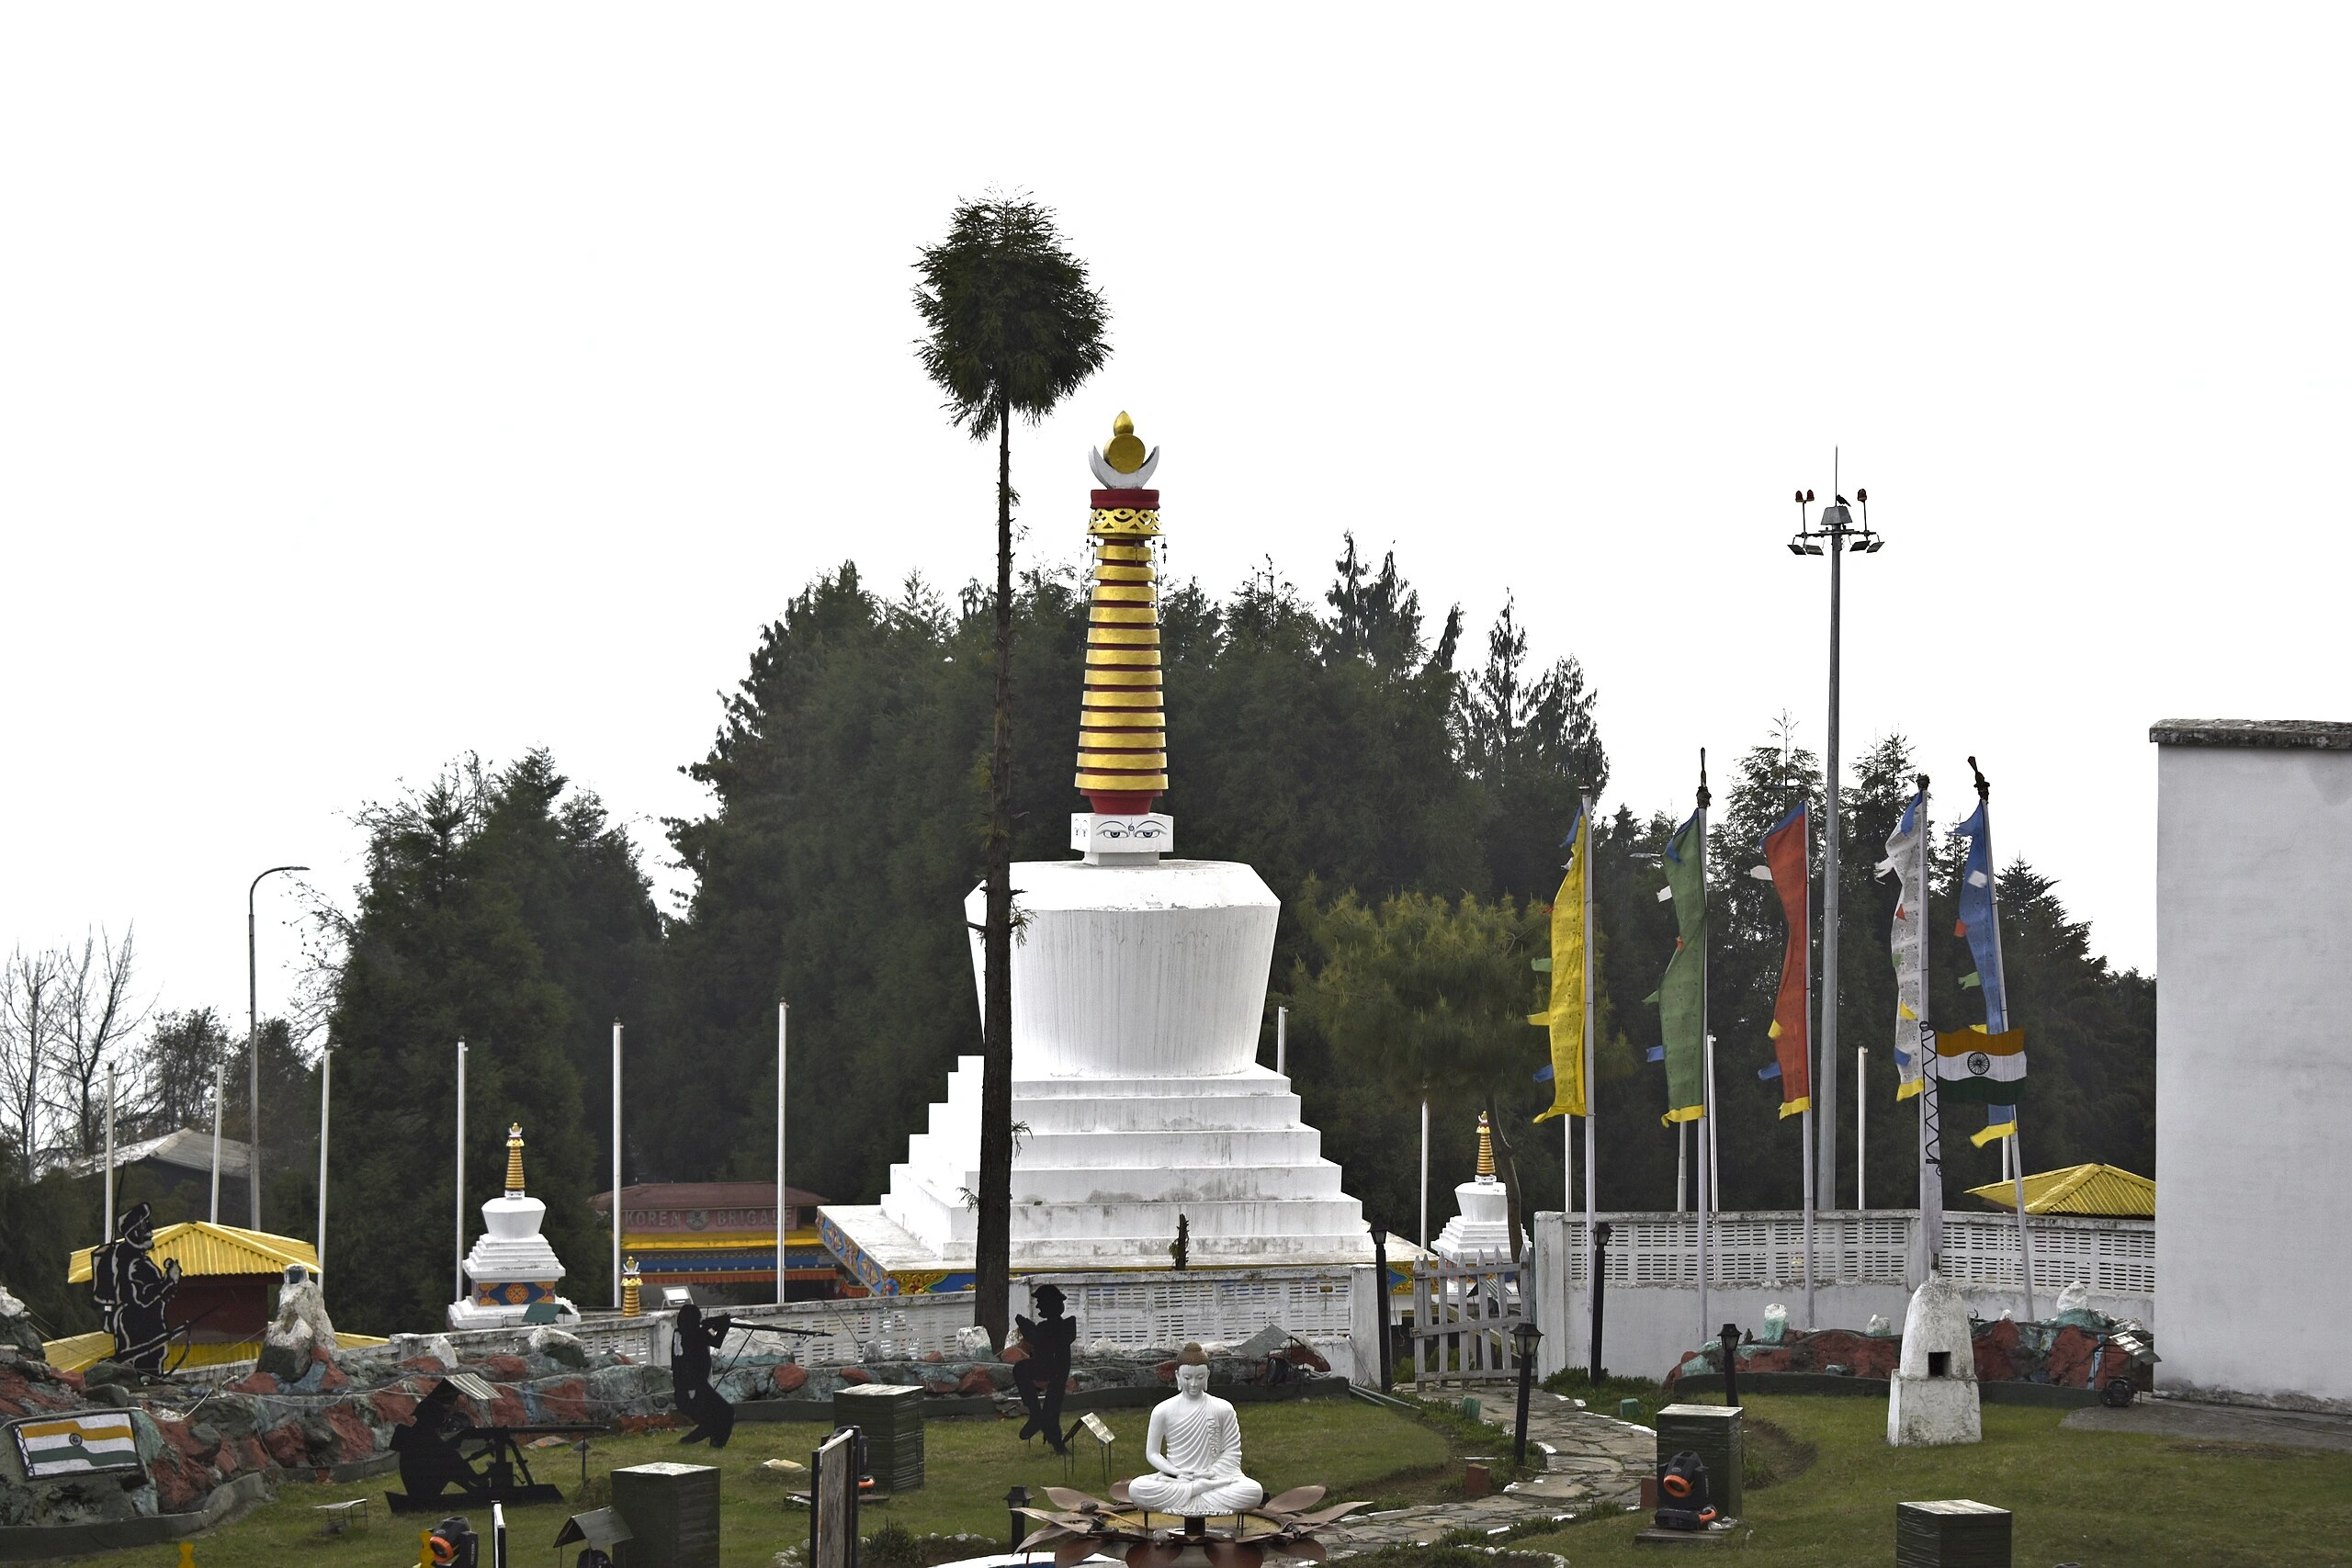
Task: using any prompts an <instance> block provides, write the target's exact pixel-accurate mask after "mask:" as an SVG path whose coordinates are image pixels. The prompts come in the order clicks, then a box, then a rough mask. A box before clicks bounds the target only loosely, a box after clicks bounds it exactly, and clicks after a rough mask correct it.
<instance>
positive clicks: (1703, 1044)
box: [1692, 746, 1729, 1371]
mask: <svg viewBox="0 0 2352 1568" xmlns="http://www.w3.org/2000/svg"><path fill="white" fill-rule="evenodd" d="M1707 912H1708V911H1707V751H1706V748H1705V747H1703V746H1702V747H1701V748H1700V749H1699V1051H1700V1057H1699V1062H1700V1089H1699V1092H1700V1097H1701V1098H1700V1105H1699V1120H1700V1122H1701V1123H1702V1126H1701V1128H1700V1131H1699V1135H1698V1137H1697V1138H1695V1139H1693V1140H1692V1141H1693V1142H1695V1143H1696V1144H1697V1145H1699V1343H1700V1344H1702V1345H1703V1344H1705V1343H1706V1342H1707V1314H1708V1303H1707V1287H1708V1285H1709V1284H1710V1283H1711V1280H1709V1277H1708V1276H1709V1269H1708V1263H1707V1216H1708V1213H1709V1210H1708V1202H1707V1197H1708V1192H1707V1189H1708V1187H1709V1185H1710V1184H1711V1179H1712V1178H1713V1175H1714V1172H1713V1169H1711V1168H1710V1167H1709V1164H1708V1159H1707V1145H1709V1144H1711V1143H1712V1142H1713V1134H1714V1113H1715V1108H1714V1103H1713V1102H1714V1095H1713V1093H1712V1092H1711V1090H1712V1089H1713V1078H1714V1073H1713V1070H1712V1069H1713V1064H1714V1059H1715V1048H1714V1043H1713V1038H1712V1037H1711V1036H1710V1035H1709V1034H1708V1032H1707V949H1708V947H1709V945H1711V944H1710V943H1709V942H1708V937H1709V934H1710V933H1709V931H1708V930H1707V923H1706V921H1707ZM1725 1371H1729V1369H1725Z"/></svg>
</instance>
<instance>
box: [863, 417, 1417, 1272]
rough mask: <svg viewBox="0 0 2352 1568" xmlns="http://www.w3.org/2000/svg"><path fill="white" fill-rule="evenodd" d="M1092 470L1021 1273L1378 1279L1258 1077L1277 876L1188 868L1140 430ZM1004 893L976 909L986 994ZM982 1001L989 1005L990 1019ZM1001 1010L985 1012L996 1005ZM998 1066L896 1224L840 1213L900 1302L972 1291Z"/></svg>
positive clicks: (1033, 1083)
mask: <svg viewBox="0 0 2352 1568" xmlns="http://www.w3.org/2000/svg"><path fill="white" fill-rule="evenodd" d="M1113 431H1114V438H1113V440H1112V441H1111V442H1110V443H1109V444H1108V445H1107V446H1104V447H1103V449H1102V450H1100V451H1098V452H1096V453H1094V454H1093V455H1092V462H1093V468H1094V474H1095V478H1096V479H1097V480H1098V481H1099V482H1100V483H1101V484H1103V487H1104V488H1103V489H1101V490H1098V491H1094V492H1093V495H1092V502H1093V508H1092V520H1091V524H1090V525H1089V527H1088V530H1087V531H1088V533H1089V534H1090V535H1091V536H1092V538H1093V540H1094V547H1095V552H1094V553H1095V564H1094V582H1093V590H1092V594H1091V601H1090V610H1089V623H1090V624H1089V628H1088V637H1087V650H1086V691H1085V696H1084V698H1083V709H1082V711H1081V713H1080V716H1079V734H1078V740H1079V756H1078V776H1077V780H1076V788H1077V789H1078V790H1079V791H1080V792H1081V793H1083V794H1084V795H1087V797H1088V799H1089V803H1090V804H1091V807H1092V809H1091V810H1090V811H1081V812H1078V813H1076V814H1074V815H1073V816H1072V818H1071V819H1070V848H1071V850H1073V851H1074V852H1077V853H1078V854H1079V855H1080V857H1082V858H1080V859H1075V860H1069V861H1041V862H1023V863H1019V864H1016V865H1015V866H1014V867H1013V868H1012V886H1013V889H1014V908H1015V911H1016V913H1017V916H1018V919H1019V920H1020V930H1019V932H1018V935H1017V937H1016V940H1015V941H1014V943H1013V948H1012V1119H1013V1121H1014V1122H1015V1123H1016V1124H1019V1125H1021V1126H1023V1127H1024V1128H1025V1129H1026V1131H1025V1132H1024V1133H1023V1135H1022V1136H1021V1137H1020V1139H1019V1140H1018V1142H1017V1144H1016V1147H1015V1153H1014V1156H1013V1164H1012V1268H1013V1269H1014V1270H1015V1271H1016V1272H1036V1271H1040V1270H1046V1269H1105V1268H1110V1269H1118V1268H1162V1269H1164V1268H1166V1267H1168V1265H1169V1258H1170V1254H1169V1249H1170V1244H1171V1243H1172V1242H1173V1241H1174V1239H1175V1237H1176V1234H1177V1226H1178V1224H1179V1221H1180V1220H1181V1221H1182V1223H1183V1224H1184V1225H1185V1226H1186V1229H1187V1232H1188V1235H1189V1245H1188V1250H1187V1258H1188V1261H1189V1263H1190V1265H1191V1266H1192V1267H1194V1268H1208V1269H1214V1268H1219V1267H1224V1268H1235V1267H1246V1266H1253V1265H1267V1264H1330V1263H1369V1262H1370V1261H1372V1240H1371V1235H1370V1233H1369V1231H1368V1229H1367V1228H1366V1226H1365V1224H1364V1218H1363V1205H1362V1204H1361V1203H1359V1202H1358V1201H1356V1200H1355V1199H1353V1198H1351V1197H1350V1196H1349V1195H1348V1194H1347V1193H1346V1192H1345V1191H1343V1190H1341V1189H1340V1168H1339V1167H1338V1166H1336V1165H1334V1164H1332V1163H1331V1162H1330V1161H1329V1160H1327V1159H1325V1158H1323V1157H1322V1147H1321V1145H1322V1137H1321V1134H1318V1133H1317V1131H1316V1130H1315V1129H1314V1128H1312V1127H1309V1126H1307V1125H1306V1123H1305V1122H1301V1121H1300V1120H1299V1102H1298V1096H1296V1095H1295V1094H1293V1093H1292V1092H1291V1088H1290V1080H1289V1079H1288V1078H1286V1077H1283V1075H1281V1074H1279V1073H1275V1072H1271V1071H1269V1070H1268V1069H1267V1068H1265V1067H1263V1066H1260V1065H1259V1064H1258V1059H1257V1057H1258V1042H1259V1035H1260V1032H1261V1028H1262V1026H1263V1023H1264V1020H1265V1011H1266V980H1267V975H1268V971H1269V969H1270V967H1271V965H1272V961H1273V949H1274V921H1275V917H1276V916H1277V914H1278V913H1279V912H1280V909H1281V904H1280V901H1279V900H1278V899H1276V898H1275V897H1274V895H1273V893H1272V890H1271V889H1269V888H1268V887H1267V886H1266V884H1265V883H1264V881H1263V880H1261V878H1260V877H1259V875H1258V874H1257V873H1256V872H1254V871H1252V870H1250V868H1249V867H1248V866H1246V865H1238V864H1234V863H1230V862H1225V861H1188V860H1177V859H1175V858H1173V851H1174V849H1175V824H1174V821H1173V820H1172V819H1171V818H1170V817H1168V816H1167V815H1166V814H1165V813H1163V812H1160V811H1159V810H1157V809H1155V803H1156V801H1157V798H1158V796H1159V795H1160V794H1161V793H1162V792H1164V791H1166V790H1167V788H1168V756H1167V751H1166V750H1165V748H1166V745H1167V740H1166V736H1165V725H1164V720H1163V714H1162V708H1161V702H1160V669H1159V593H1158V589H1157V587H1156V586H1155V584H1156V581H1157V576H1158V572H1157V560H1158V554H1159V545H1158V540H1159V491H1154V490H1147V489H1144V488H1142V487H1143V486H1145V485H1147V484H1148V483H1149V482H1150V478H1151V473H1152V469H1153V468H1155V467H1156V466H1157V465H1158V463H1159V452H1158V451H1157V449H1155V450H1153V451H1152V452H1150V453H1149V454H1148V455H1147V454H1146V452H1145V450H1144V446H1143V443H1142V442H1141V441H1140V440H1138V439H1137V438H1136V434H1135V431H1134V426H1133V424H1132V423H1130V422H1129V421H1128V419H1127V417H1126V415H1125V414H1121V415H1120V416H1119V419H1118V422H1117V423H1115V424H1114V426H1113ZM984 899H985V894H984V890H981V889H975V890H974V891H973V893H972V894H971V896H970V897H968V898H967V900H966V902H965V910H964V912H965V918H966V919H967V922H968V923H970V925H971V926H972V928H973V933H974V934H973V937H972V966H973V972H974V979H975V982H976V984H977V983H978V981H979V980H980V978H981V973H982V965H983V962H984V954H983V952H982V947H981V942H980V938H979V935H978V930H979V923H980V921H981V919H982V917H983V915H984V912H985V906H984ZM984 996H985V991H984V989H983V997H984ZM983 1006H985V1001H984V1000H983ZM980 1075H981V1059H980V1058H979V1057H978V1056H966V1057H963V1058H962V1059H961V1060H959V1061H958V1062H957V1063H956V1070H955V1071H954V1072H953V1073H952V1074H950V1075H949V1077H948V1080H947V1098H946V1099H945V1100H944V1101H942V1102H940V1103H937V1104H934V1105H933V1106H932V1108H931V1119H930V1125H929V1127H928V1129H927V1130H925V1131H923V1132H920V1133H917V1134H913V1136H911V1137H910V1139H909V1140H908V1144H907V1157H906V1159H905V1161H904V1162H902V1163H900V1164H898V1165H894V1166H892V1167H891V1168H890V1187H889V1190H888V1192H886V1193H884V1194H883V1197H882V1201H880V1202H879V1203H876V1204H857V1205H853V1204H842V1203H831V1204H827V1205H825V1206H824V1208H823V1209H821V1210H820V1213H819V1233H820V1235H822V1237H823V1238H824V1242H825V1246H826V1247H827V1248H828V1249H829V1250H831V1252H832V1253H833V1255H834V1256H835V1257H836V1258H839V1259H840V1260H841V1262H842V1265H843V1267H844V1268H846V1269H848V1270H849V1271H850V1273H851V1274H852V1276H853V1277H854V1278H855V1279H856V1280H857V1281H858V1282H859V1283H860V1284H862V1285H864V1286H865V1287H866V1288H867V1289H868V1290H871V1291H875V1292H878V1293H883V1294H893V1293H898V1292H912V1291H929V1290H955V1289H959V1288H963V1287H964V1286H966V1285H967V1284H968V1283H969V1280H970V1273H969V1271H970V1270H971V1269H972V1267H973V1261H974V1251H975V1244H976V1241H977V1239H978V1238H977V1228H978V1216H977V1215H976V1213H975V1212H974V1205H973V1203H972V1201H971V1194H972V1193H974V1192H976V1191H977V1190H978V1188H979V1184H980V1179H979V1163H980Z"/></svg>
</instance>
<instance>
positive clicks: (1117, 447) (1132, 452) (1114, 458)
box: [1103, 409, 1144, 474]
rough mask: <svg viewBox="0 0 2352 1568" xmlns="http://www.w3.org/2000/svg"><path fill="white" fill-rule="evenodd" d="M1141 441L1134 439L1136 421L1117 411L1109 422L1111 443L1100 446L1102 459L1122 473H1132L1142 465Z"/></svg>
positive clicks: (1124, 412) (1142, 451) (1123, 411)
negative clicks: (1114, 417) (1117, 414)
mask: <svg viewBox="0 0 2352 1568" xmlns="http://www.w3.org/2000/svg"><path fill="white" fill-rule="evenodd" d="M1143 459H1144V449H1143V443H1142V442H1141V441H1138V440H1136V422H1135V421H1134V420H1131V419H1129V418H1128V417H1127V414H1126V411H1125V409H1122V410H1120V411H1119V417H1118V418H1116V419H1114V420H1113V421H1112V422H1111V444H1110V445H1109V446H1105V447H1103V461H1104V462H1106V463H1108V464H1110V465H1111V467H1113V468H1116V469H1118V470H1119V472H1121V473H1123V474H1132V473H1134V472H1135V471H1136V469H1138V468H1142V467H1143Z"/></svg>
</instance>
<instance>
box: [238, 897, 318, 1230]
mask: <svg viewBox="0 0 2352 1568" xmlns="http://www.w3.org/2000/svg"><path fill="white" fill-rule="evenodd" d="M310 869H311V868H310V867H309V866H307V865H274V866H271V867H270V868H269V869H268V870H267V871H265V872H263V873H262V874H261V876H256V877H254V879H253V881H252V882H250V883H248V884H246V886H245V1069H246V1075H247V1076H246V1080H245V1092H246V1093H247V1094H249V1095H251V1096H252V1097H253V1098H252V1099H250V1100H247V1101H246V1102H245V1120H246V1132H247V1134H249V1135H250V1137H251V1139H252V1142H250V1143H249V1144H247V1145H246V1146H245V1213H246V1215H247V1217H248V1218H249V1219H250V1220H251V1222H252V1225H253V1228H254V1230H259V1229H261V1017H260V1014H261V972H260V970H259V968H258V967H257V966H256V964H255V963H254V888H256V887H259V886H261V884H262V877H264V876H276V875H277V874H278V873H279V872H281V871H308V870H310Z"/></svg>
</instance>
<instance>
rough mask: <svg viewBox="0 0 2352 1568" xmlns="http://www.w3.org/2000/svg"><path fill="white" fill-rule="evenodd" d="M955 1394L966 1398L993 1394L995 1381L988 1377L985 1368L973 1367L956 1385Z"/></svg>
mask: <svg viewBox="0 0 2352 1568" xmlns="http://www.w3.org/2000/svg"><path fill="white" fill-rule="evenodd" d="M956 1393H960V1394H964V1395H966V1396H967V1397H971V1396H987V1395H989V1394H993V1393H996V1380H995V1379H994V1378H992V1377H990V1376H989V1374H988V1369H987V1368H985V1367H974V1368H973V1369H972V1370H971V1371H968V1372H966V1373H965V1374H964V1378H963V1381H962V1382H958V1383H957V1384H956Z"/></svg>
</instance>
